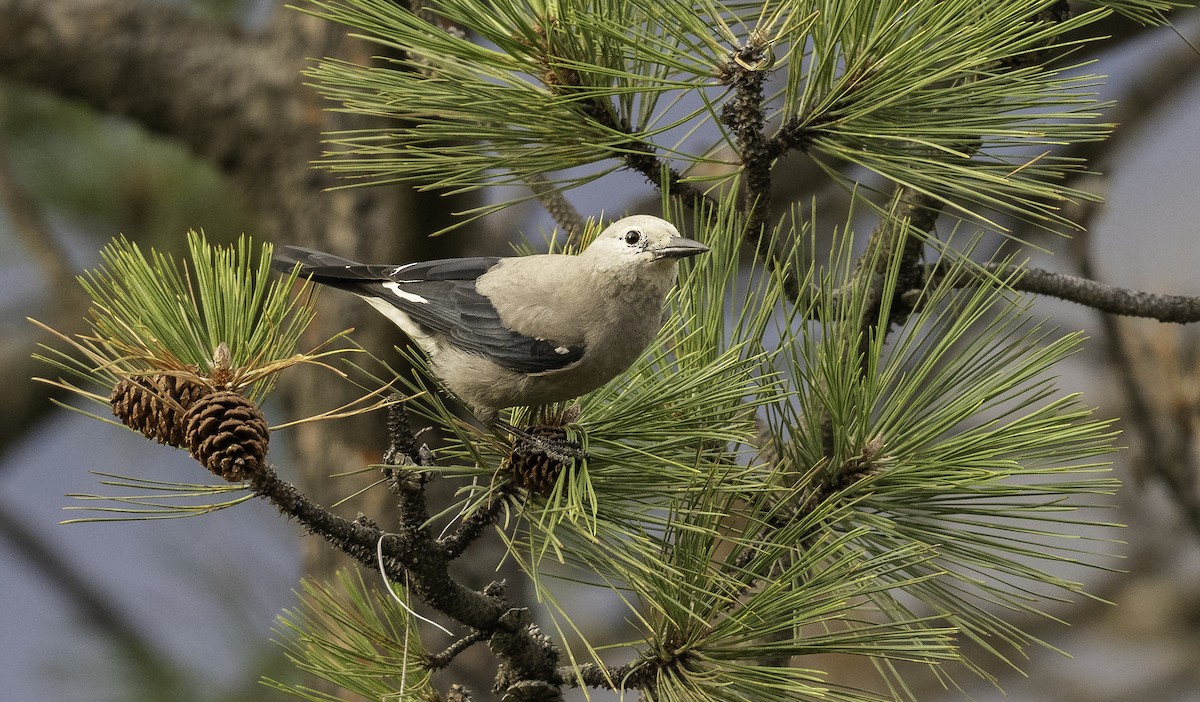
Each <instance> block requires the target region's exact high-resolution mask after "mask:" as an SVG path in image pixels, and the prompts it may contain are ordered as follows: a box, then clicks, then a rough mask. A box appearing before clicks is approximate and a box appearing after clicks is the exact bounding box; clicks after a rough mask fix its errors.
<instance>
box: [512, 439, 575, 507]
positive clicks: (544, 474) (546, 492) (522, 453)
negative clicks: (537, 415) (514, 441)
mask: <svg viewBox="0 0 1200 702" xmlns="http://www.w3.org/2000/svg"><path fill="white" fill-rule="evenodd" d="M526 431H528V432H529V433H530V434H532V435H533V436H535V437H537V438H539V439H546V440H547V441H548V442H549V443H552V444H565V443H566V442H567V432H566V430H565V429H563V428H562V427H551V426H544V425H542V426H533V427H529V428H527V429H526ZM518 442H522V440H520V439H518ZM523 443H524V444H525V445H524V446H520V447H514V449H513V452H512V453H511V454H510V455H509V458H508V465H509V468H510V469H511V470H512V473H513V479H514V480H515V481H516V483H517V486H518V487H521V488H524V489H526V490H529V491H530V492H534V493H537V494H539V495H541V496H542V497H549V496H550V493H552V492H554V485H555V484H556V483H558V476H559V475H560V474H561V473H562V471H563V467H564V465H563V461H562V459H561V458H559V457H556V456H552V455H549V454H548V453H547V452H546V451H545V450H544V449H542V448H540V447H538V446H537V445H535V444H531V443H530V442H529V441H528V440H524V441H523Z"/></svg>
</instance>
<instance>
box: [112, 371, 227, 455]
mask: <svg viewBox="0 0 1200 702" xmlns="http://www.w3.org/2000/svg"><path fill="white" fill-rule="evenodd" d="M206 392H208V390H207V389H206V388H205V387H204V386H203V385H200V384H199V383H196V382H193V381H191V380H188V379H187V378H182V377H179V376H174V375H159V376H155V377H154V378H153V379H151V378H124V379H122V380H121V381H120V382H118V383H117V385H116V387H114V388H113V391H112V395H110V396H109V400H108V401H109V404H110V405H111V406H112V411H113V414H114V415H115V416H116V417H117V418H118V419H120V420H121V421H122V422H124V423H125V426H127V427H129V428H131V429H135V430H137V431H139V432H141V433H142V435H143V436H145V437H146V438H148V439H154V440H155V441H157V442H158V443H160V444H168V445H170V446H175V447H178V448H183V446H184V431H183V413H184V412H186V411H187V409H188V408H189V407H191V406H192V403H193V402H195V401H196V400H197V399H199V398H200V397H201V396H202V395H204V393H206Z"/></svg>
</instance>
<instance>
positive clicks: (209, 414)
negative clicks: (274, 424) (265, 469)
mask: <svg viewBox="0 0 1200 702" xmlns="http://www.w3.org/2000/svg"><path fill="white" fill-rule="evenodd" d="M184 425H185V427H186V436H187V447H188V450H189V451H190V452H191V454H192V457H193V458H195V459H196V460H197V461H200V463H202V464H203V465H204V467H205V468H207V469H208V470H209V471H211V472H212V473H214V474H215V475H219V476H221V477H222V478H224V479H225V480H227V481H229V482H231V483H238V482H242V481H243V480H246V478H248V477H249V476H250V474H251V473H252V472H254V471H255V470H256V469H258V467H259V466H261V465H262V463H263V459H265V458H266V456H267V443H268V441H269V439H270V433H269V432H268V430H267V420H266V419H265V418H264V417H263V415H262V412H261V411H260V410H259V409H258V406H257V405H255V404H254V403H253V402H251V401H250V400H247V399H246V398H244V397H242V396H241V395H239V394H237V393H236V392H230V391H228V390H218V391H217V392H212V393H209V394H207V395H205V396H204V397H202V398H200V399H199V400H197V401H196V402H195V403H194V404H193V405H192V407H191V409H189V410H188V411H187V414H186V415H184Z"/></svg>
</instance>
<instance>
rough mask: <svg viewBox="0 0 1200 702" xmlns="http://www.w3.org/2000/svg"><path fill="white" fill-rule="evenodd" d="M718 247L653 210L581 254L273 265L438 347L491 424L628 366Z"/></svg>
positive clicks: (328, 257) (450, 382)
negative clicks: (506, 411)
mask: <svg viewBox="0 0 1200 702" xmlns="http://www.w3.org/2000/svg"><path fill="white" fill-rule="evenodd" d="M705 251H708V247H707V246H705V245H703V244H701V243H699V242H697V241H693V240H691V239H685V238H683V237H681V236H680V235H679V231H678V230H676V229H675V227H674V226H672V225H671V224H670V223H669V222H666V221H665V220H662V219H659V218H658V217H651V216H649V215H635V216H633V217H626V218H624V219H621V220H619V221H617V222H614V223H613V224H611V225H610V226H609V227H608V228H607V229H605V230H604V231H603V232H601V233H600V235H599V236H598V237H597V238H596V240H595V241H593V242H592V243H591V245H589V246H588V247H587V248H586V249H585V250H584V251H583V252H582V253H580V254H579V255H578V256H567V255H562V254H539V255H534V256H517V257H509V258H497V257H486V258H485V257H479V258H450V259H443V260H439V261H425V262H421V263H408V264H404V265H400V266H387V265H364V264H360V263H355V262H353V261H348V260H346V259H344V258H340V257H338V256H334V255H332V254H327V253H322V252H320V251H313V250H311V249H303V248H298V247H294V246H288V247H284V248H283V249H282V250H280V251H279V252H278V253H276V254H275V256H274V258H273V260H272V267H273V268H274V269H276V270H278V271H283V272H289V273H290V272H291V271H292V270H293V269H294V268H297V267H299V275H300V277H308V278H310V279H311V280H312V281H313V282H316V283H321V284H323V285H328V286H330V287H334V288H339V289H342V290H347V291H349V292H352V293H354V294H356V295H358V296H360V297H362V298H363V299H364V300H366V301H367V302H368V303H370V305H371V306H372V307H374V308H375V309H377V310H379V311H380V312H381V313H383V315H384V316H386V317H387V318H388V319H390V320H391V321H392V322H394V323H395V324H396V326H398V327H400V328H401V329H402V330H404V332H405V333H406V334H407V335H408V336H409V337H410V338H411V339H412V340H413V341H414V342H416V343H417V345H418V346H420V347H421V349H422V350H423V351H424V352H425V353H426V354H428V356H429V361H430V365H431V367H432V369H433V372H434V373H435V374H436V375H437V376H438V377H439V378H440V379H441V381H442V382H443V383H444V384H445V386H446V387H447V388H449V389H450V391H451V392H453V393H454V394H455V395H457V396H458V397H459V398H461V399H462V400H463V401H465V402H466V403H467V404H468V405H469V406H470V407H471V409H472V410H473V411H474V413H475V416H476V417H478V418H479V420H480V421H482V422H483V423H484V424H492V423H493V422H494V421H495V419H496V415H497V413H498V412H499V411H500V410H501V409H503V408H505V407H513V406H516V405H540V404H546V403H550V402H557V401H559V400H567V399H570V398H573V397H577V396H579V395H582V394H584V393H586V392H589V391H591V390H594V389H596V388H598V387H600V386H601V385H604V384H605V383H607V382H608V381H609V380H612V379H613V378H614V377H615V376H616V375H617V374H619V373H621V372H622V371H624V370H625V369H626V368H628V367H629V366H630V365H631V364H632V363H633V362H634V361H635V360H636V359H637V358H638V356H639V355H640V354H641V353H642V350H643V349H645V348H646V346H647V345H649V344H650V342H651V341H652V340H653V339H654V337H655V335H656V334H657V333H658V330H659V328H660V327H661V326H662V321H663V301H664V300H665V298H666V296H667V292H668V291H669V290H670V289H671V286H672V284H674V282H675V269H676V263H677V261H678V259H680V258H685V257H688V256H695V255H696V254H700V253H704V252H705Z"/></svg>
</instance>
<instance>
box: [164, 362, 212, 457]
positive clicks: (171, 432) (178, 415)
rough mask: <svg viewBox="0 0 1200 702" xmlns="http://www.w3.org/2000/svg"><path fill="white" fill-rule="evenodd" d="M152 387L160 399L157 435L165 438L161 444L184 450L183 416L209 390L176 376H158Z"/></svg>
mask: <svg viewBox="0 0 1200 702" xmlns="http://www.w3.org/2000/svg"><path fill="white" fill-rule="evenodd" d="M154 385H155V387H156V388H158V396H159V398H160V405H159V408H160V409H159V416H158V433H159V435H160V436H163V437H165V439H166V441H164V442H163V443H166V444H170V445H172V446H177V447H179V448H184V447H185V446H187V438H186V436H185V434H186V432H185V431H184V429H185V426H184V421H183V416H184V414H185V413H186V412H187V411H188V410H189V409H191V407H192V405H193V404H195V403H196V401H197V400H199V399H200V398H201V397H203V396H204V395H206V394H207V393H208V392H209V389H208V388H206V387H205V386H203V385H201V384H200V383H197V382H194V381H191V380H188V379H187V378H181V377H179V376H177V375H160V376H158V377H157V378H155V379H154Z"/></svg>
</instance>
